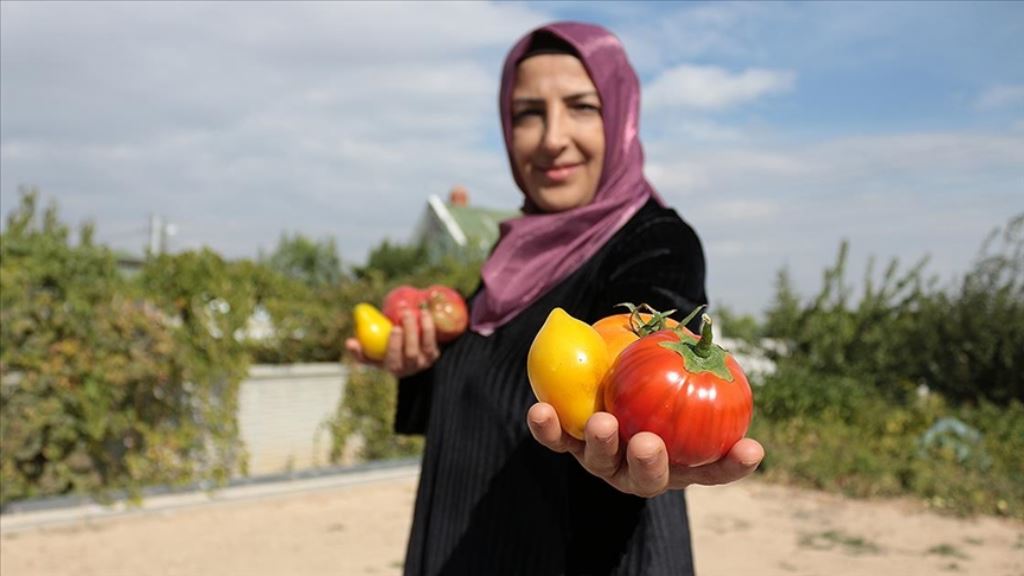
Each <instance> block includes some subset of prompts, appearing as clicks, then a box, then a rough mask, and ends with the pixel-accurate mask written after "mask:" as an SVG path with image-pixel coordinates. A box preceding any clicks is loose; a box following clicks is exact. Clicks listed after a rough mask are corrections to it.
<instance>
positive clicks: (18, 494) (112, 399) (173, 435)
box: [0, 191, 206, 503]
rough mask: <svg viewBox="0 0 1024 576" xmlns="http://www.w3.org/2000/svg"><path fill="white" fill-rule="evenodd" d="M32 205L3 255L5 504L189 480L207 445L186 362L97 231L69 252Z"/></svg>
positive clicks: (53, 215)
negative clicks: (196, 422) (95, 237)
mask: <svg viewBox="0 0 1024 576" xmlns="http://www.w3.org/2000/svg"><path fill="white" fill-rule="evenodd" d="M37 199H38V193H37V192H35V191H32V192H26V193H25V194H24V195H23V197H22V199H21V204H20V206H19V208H18V209H17V210H15V211H14V212H13V213H12V214H11V215H10V217H9V218H8V225H7V229H6V231H5V232H4V233H3V235H2V244H0V246H2V248H0V250H2V252H0V271H2V272H0V292H2V322H0V376H2V379H3V384H2V386H0V413H2V418H0V421H2V424H0V431H2V433H0V470H2V480H3V482H2V483H3V491H2V496H0V502H3V503H6V502H9V501H11V500H16V499H22V498H26V497H31V496H41V495H52V494H63V493H67V492H72V491H83V492H99V493H103V492H105V491H109V490H111V489H125V490H128V491H129V492H134V493H137V492H138V490H139V488H141V487H142V486H144V485H147V484H152V483H158V482H159V483H163V482H179V481H185V480H187V479H190V478H192V477H193V475H194V474H195V473H196V472H197V470H196V459H195V455H196V449H197V448H198V447H200V446H202V445H203V441H204V440H205V438H206V436H205V433H204V429H202V428H199V427H196V426H192V425H190V419H191V418H190V417H191V414H192V412H193V411H194V410H195V409H196V408H197V407H199V408H201V407H202V406H203V405H204V400H203V399H202V397H199V396H197V394H196V393H195V390H194V388H192V387H190V385H189V384H187V382H188V380H187V379H186V378H185V376H186V374H187V373H188V369H187V363H188V358H187V355H186V351H185V350H184V349H183V348H182V347H181V346H180V344H179V342H178V341H177V340H176V339H175V338H174V332H173V329H172V328H171V327H170V326H168V325H167V323H166V322H164V317H163V316H161V315H160V314H158V312H157V311H156V309H155V308H154V307H153V306H151V305H149V304H147V303H146V302H144V301H142V300H140V299H137V298H132V297H129V296H128V292H129V291H128V288H127V286H126V284H125V282H124V281H123V280H122V279H121V277H120V275H119V274H118V271H117V267H116V263H115V259H114V257H113V255H112V254H111V252H110V251H109V250H108V249H106V248H103V247H98V246H95V245H93V243H92V229H91V227H90V226H85V227H83V229H82V233H81V237H80V240H79V243H78V244H77V245H72V244H71V243H70V240H69V236H70V233H69V229H68V228H67V226H65V225H63V224H61V223H60V222H59V220H58V216H57V210H56V207H55V206H53V205H51V206H50V207H49V208H47V209H46V210H45V212H44V213H43V214H42V215H41V217H39V216H38V215H37V208H36V204H37Z"/></svg>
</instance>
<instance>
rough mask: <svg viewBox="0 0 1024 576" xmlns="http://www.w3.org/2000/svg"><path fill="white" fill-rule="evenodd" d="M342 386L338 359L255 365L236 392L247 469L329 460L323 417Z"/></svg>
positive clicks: (339, 395)
mask: <svg viewBox="0 0 1024 576" xmlns="http://www.w3.org/2000/svg"><path fill="white" fill-rule="evenodd" d="M344 388H345V369H344V367H343V366H342V365H341V364H339V363H333V362H328V363H318V364H290V365H282V366H270V365H262V364H257V365H254V366H251V367H250V369H249V377H248V378H246V379H245V380H244V381H242V383H241V388H240V389H239V398H238V426H239V435H240V436H241V439H242V442H244V443H245V448H246V450H248V452H249V474H250V475H252V476H257V475H261V474H273V473H278V472H288V471H291V470H302V469H305V468H313V467H317V466H325V465H328V464H329V462H328V459H327V457H328V454H329V453H330V449H331V438H330V434H329V433H328V432H327V430H326V429H325V427H324V423H325V422H326V421H327V420H328V419H330V418H331V417H332V416H333V415H334V413H335V411H336V410H337V408H338V402H339V401H340V400H341V398H342V394H343V393H344Z"/></svg>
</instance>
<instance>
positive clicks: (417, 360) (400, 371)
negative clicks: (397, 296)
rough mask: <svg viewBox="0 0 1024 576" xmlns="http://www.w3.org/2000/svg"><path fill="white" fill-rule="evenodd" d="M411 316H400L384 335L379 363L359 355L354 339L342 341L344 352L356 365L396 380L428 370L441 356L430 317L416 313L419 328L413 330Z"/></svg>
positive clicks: (358, 347) (356, 341) (405, 314)
mask: <svg viewBox="0 0 1024 576" xmlns="http://www.w3.org/2000/svg"><path fill="white" fill-rule="evenodd" d="M413 314H414V313H413V312H409V311H406V312H405V313H404V314H403V315H402V324H401V325H398V324H396V325H395V326H394V327H392V328H391V335H390V336H388V348H387V352H386V353H385V354H384V359H383V360H381V361H379V362H377V361H374V360H370V359H369V358H367V357H366V355H365V354H363V347H362V346H361V345H360V344H359V340H356V339H355V338H349V339H347V340H345V349H346V350H347V351H348V352H349V353H350V354H352V356H353V357H354V358H355V359H356V360H357V361H358V362H361V363H363V364H369V365H371V366H377V367H380V368H383V369H384V370H387V371H388V372H390V373H391V374H393V375H394V376H395V377H396V378H404V377H406V376H411V375H413V374H416V373H417V372H422V371H424V370H426V369H427V368H430V367H431V366H433V365H434V362H436V361H437V358H438V357H439V356H440V355H441V350H440V349H439V348H438V346H437V331H436V330H435V328H434V318H433V316H431V315H430V312H429V311H427V310H420V312H419V317H420V320H419V329H417V326H416V317H415V316H414V315H413Z"/></svg>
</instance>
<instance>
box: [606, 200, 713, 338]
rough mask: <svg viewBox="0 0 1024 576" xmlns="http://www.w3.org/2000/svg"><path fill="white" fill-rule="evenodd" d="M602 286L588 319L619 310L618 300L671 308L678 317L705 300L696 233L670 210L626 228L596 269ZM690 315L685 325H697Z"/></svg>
mask: <svg viewBox="0 0 1024 576" xmlns="http://www.w3.org/2000/svg"><path fill="white" fill-rule="evenodd" d="M599 274H600V276H601V277H600V278H598V279H596V280H597V281H599V282H602V283H603V289H602V290H600V291H599V296H598V298H597V299H596V302H595V308H594V309H593V310H592V311H591V315H592V318H591V320H590V321H591V322H594V321H596V320H598V319H600V318H602V317H604V316H608V315H609V314H614V313H616V312H624V311H625V309H624V308H620V307H617V305H618V304H619V303H622V302H632V303H633V304H637V305H639V304H644V303H646V304H649V305H651V306H652V307H654V308H655V309H657V310H673V309H674V310H675V312H674V313H673V314H672V316H673V317H674V318H676V319H677V320H681V319H683V318H684V317H686V316H687V315H688V314H689V313H690V312H692V311H693V310H694V309H695V308H696V307H697V306H700V305H704V304H707V303H708V298H707V294H706V292H705V287H704V280H705V264H704V250H703V247H702V246H701V243H700V239H699V238H698V237H697V234H696V232H694V231H693V229H692V228H691V227H690V226H689V225H688V224H686V223H685V222H684V221H682V220H681V219H680V218H679V216H678V215H676V214H675V212H673V211H665V212H663V213H662V214H659V215H656V216H654V217H651V218H649V219H646V220H644V221H643V222H641V223H640V224H639V225H638V226H637V227H636V228H635V229H631V230H628V233H627V234H625V235H623V237H621V238H620V239H619V240H618V241H617V242H616V244H615V246H614V248H613V250H611V251H610V252H609V254H608V258H607V259H606V260H605V261H604V263H603V265H602V266H601V270H600V272H599ZM699 324H700V319H699V318H695V319H694V321H693V322H692V323H691V325H690V328H691V329H695V328H698V327H699Z"/></svg>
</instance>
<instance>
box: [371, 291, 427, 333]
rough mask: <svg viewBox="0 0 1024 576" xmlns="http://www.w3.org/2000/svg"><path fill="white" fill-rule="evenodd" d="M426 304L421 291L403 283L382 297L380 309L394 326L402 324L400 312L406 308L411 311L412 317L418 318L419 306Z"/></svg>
mask: <svg viewBox="0 0 1024 576" xmlns="http://www.w3.org/2000/svg"><path fill="white" fill-rule="evenodd" d="M425 304H426V297H425V296H424V294H423V291H422V290H420V289H418V288H414V287H412V286H409V285H407V284H403V285H401V286H396V287H395V288H394V289H392V290H391V291H390V292H388V294H387V296H385V297H384V305H383V306H381V310H382V311H383V312H384V315H385V316H387V317H388V320H391V322H393V323H394V324H395V326H401V325H402V314H403V313H404V312H405V311H406V310H408V311H409V312H412V316H413V318H414V319H417V320H418V319H419V314H420V308H422V307H423V306H424V305H425Z"/></svg>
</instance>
